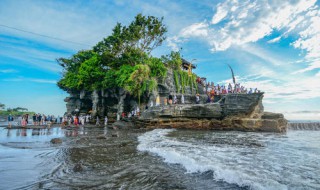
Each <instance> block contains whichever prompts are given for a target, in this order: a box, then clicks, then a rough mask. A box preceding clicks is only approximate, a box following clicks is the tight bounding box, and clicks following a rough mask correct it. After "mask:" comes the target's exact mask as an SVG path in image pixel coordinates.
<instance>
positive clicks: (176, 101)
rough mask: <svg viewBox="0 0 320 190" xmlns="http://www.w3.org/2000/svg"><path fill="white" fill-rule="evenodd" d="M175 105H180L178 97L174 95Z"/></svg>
mask: <svg viewBox="0 0 320 190" xmlns="http://www.w3.org/2000/svg"><path fill="white" fill-rule="evenodd" d="M173 103H174V104H177V103H178V99H177V96H176V95H174V97H173Z"/></svg>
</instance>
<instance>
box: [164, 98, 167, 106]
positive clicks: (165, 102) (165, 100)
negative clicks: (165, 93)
mask: <svg viewBox="0 0 320 190" xmlns="http://www.w3.org/2000/svg"><path fill="white" fill-rule="evenodd" d="M167 104H168V99H167V98H165V99H164V105H165V106H166V105H167Z"/></svg>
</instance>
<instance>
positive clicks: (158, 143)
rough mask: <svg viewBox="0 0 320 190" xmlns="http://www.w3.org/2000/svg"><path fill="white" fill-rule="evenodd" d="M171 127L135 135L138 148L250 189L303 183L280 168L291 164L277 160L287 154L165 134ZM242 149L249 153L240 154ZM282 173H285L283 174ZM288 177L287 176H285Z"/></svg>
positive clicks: (284, 187) (286, 186)
mask: <svg viewBox="0 0 320 190" xmlns="http://www.w3.org/2000/svg"><path fill="white" fill-rule="evenodd" d="M172 131H174V130H173V129H156V130H153V131H150V132H147V133H145V134H143V135H142V136H140V137H139V138H138V140H139V145H138V150H139V151H147V152H150V153H154V154H156V155H158V156H160V157H162V158H164V161H165V162H167V163H172V164H181V165H182V166H183V167H184V168H185V169H186V170H187V172H189V173H196V172H205V171H209V170H211V171H214V179H213V180H223V181H225V182H227V183H232V184H237V185H239V186H249V187H250V188H252V189H288V188H289V187H290V188H291V187H294V185H301V184H303V183H304V182H302V181H301V176H300V175H295V174H294V173H293V174H291V173H290V172H286V171H283V170H284V168H286V167H289V166H291V165H290V162H288V165H287V166H285V167H283V165H281V161H279V159H285V156H286V155H284V157H283V158H279V156H278V157H277V155H268V154H269V153H268V149H263V148H260V149H257V148H251V149H250V150H248V148H247V147H246V148H239V147H236V146H219V147H218V146H214V145H206V144H203V143H197V142H181V141H178V140H176V139H175V138H170V137H167V136H166V135H167V134H169V133H170V132H172ZM264 151H265V152H264ZM245 152H249V153H250V155H245V154H243V153H245ZM279 162H280V163H279ZM291 167H294V166H291ZM284 174H286V175H287V176H282V175H284ZM287 177H288V178H289V179H284V178H287ZM294 180H296V181H294ZM290 181H292V182H290ZM290 183H291V184H290ZM305 183H306V182H305ZM288 184H290V186H288ZM313 187H318V186H317V185H315V186H313Z"/></svg>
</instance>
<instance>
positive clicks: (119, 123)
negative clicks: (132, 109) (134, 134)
mask: <svg viewBox="0 0 320 190" xmlns="http://www.w3.org/2000/svg"><path fill="white" fill-rule="evenodd" d="M112 127H113V128H117V129H130V128H133V124H132V123H131V122H130V121H122V120H121V121H116V122H114V123H113V124H112Z"/></svg>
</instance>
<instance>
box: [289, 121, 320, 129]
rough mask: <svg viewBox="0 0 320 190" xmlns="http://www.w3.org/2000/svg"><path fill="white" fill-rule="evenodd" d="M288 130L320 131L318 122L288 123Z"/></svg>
mask: <svg viewBox="0 0 320 190" xmlns="http://www.w3.org/2000/svg"><path fill="white" fill-rule="evenodd" d="M288 129H289V130H313V131H318V130H320V122H289V123H288Z"/></svg>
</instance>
